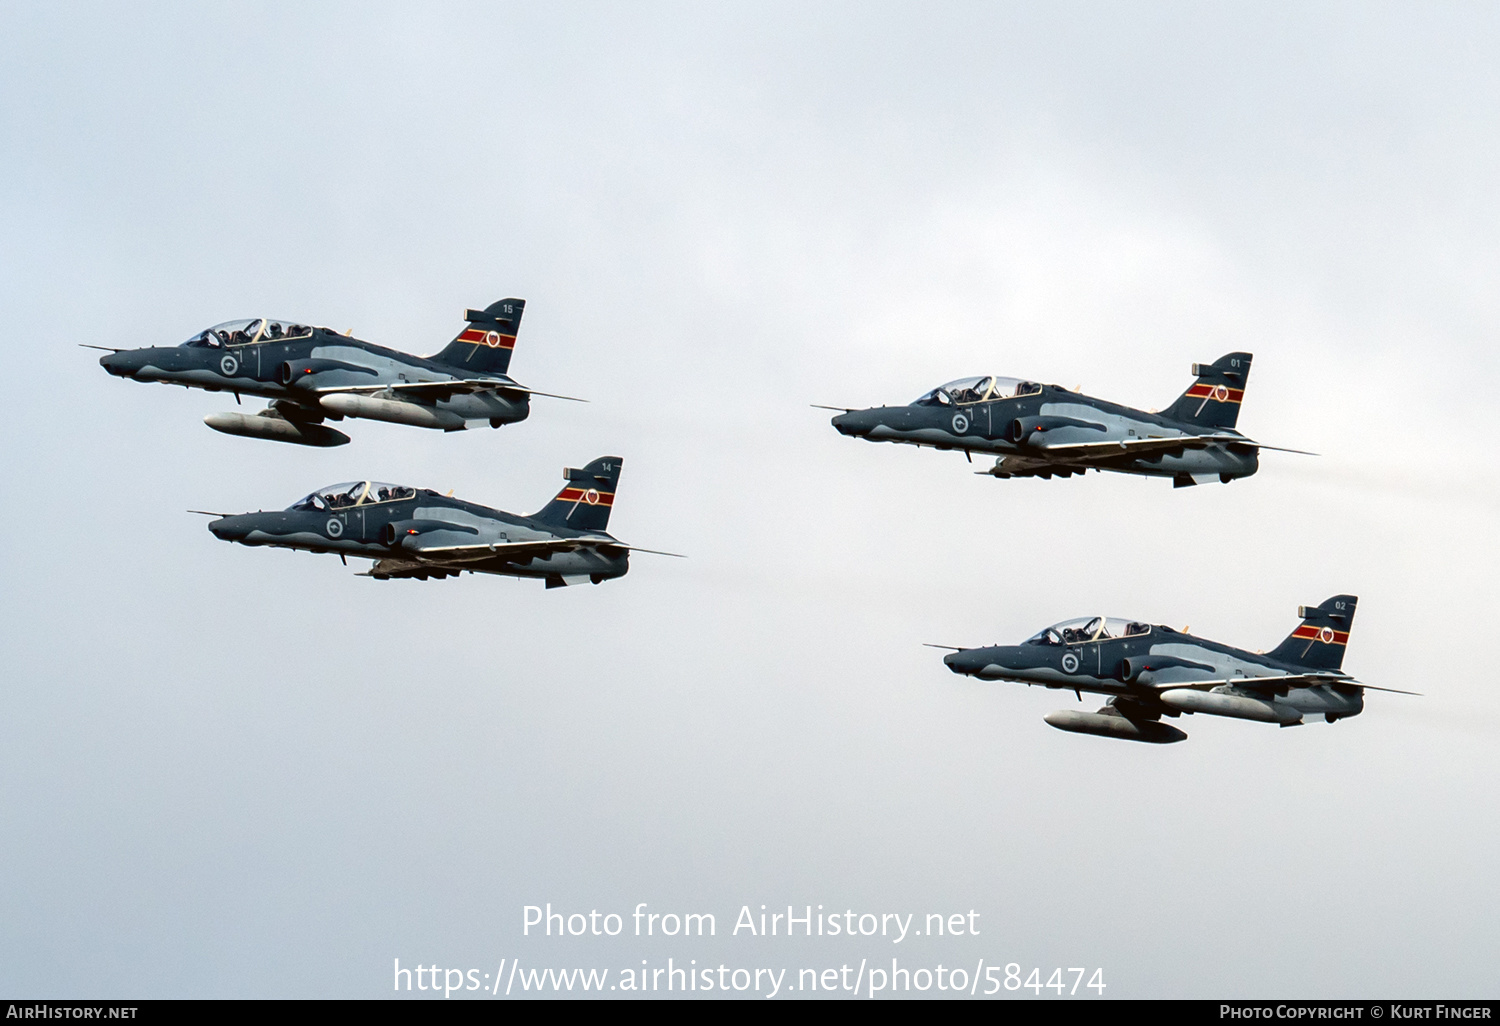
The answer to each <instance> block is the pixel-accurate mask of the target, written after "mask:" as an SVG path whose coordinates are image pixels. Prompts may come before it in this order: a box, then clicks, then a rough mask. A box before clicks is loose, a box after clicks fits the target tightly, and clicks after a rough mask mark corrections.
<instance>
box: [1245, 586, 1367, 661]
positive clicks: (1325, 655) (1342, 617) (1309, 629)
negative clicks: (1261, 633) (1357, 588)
mask: <svg viewBox="0 0 1500 1026" xmlns="http://www.w3.org/2000/svg"><path fill="white" fill-rule="evenodd" d="M1358 602H1359V599H1357V598H1356V597H1355V596H1353V595H1335V596H1333V598H1331V599H1328V600H1327V601H1326V602H1324V603H1323V604H1322V605H1321V606H1317V607H1315V608H1314V607H1309V606H1302V607H1300V608H1299V609H1298V610H1297V614H1298V615H1299V616H1301V617H1302V622H1301V623H1300V624H1298V625H1297V629H1296V630H1294V631H1292V633H1291V634H1289V635H1288V636H1287V639H1286V640H1285V641H1283V642H1282V643H1281V644H1280V645H1278V646H1276V648H1274V649H1272V650H1271V651H1270V652H1268V653H1266V654H1267V655H1269V656H1271V657H1273V658H1275V659H1283V660H1285V661H1286V662H1289V663H1295V664H1296V665H1298V666H1306V667H1308V668H1309V669H1314V670H1337V669H1339V668H1340V667H1342V666H1343V664H1344V647H1345V646H1346V645H1348V644H1349V628H1350V627H1352V626H1353V625H1354V607H1355V605H1356V604H1357V603H1358Z"/></svg>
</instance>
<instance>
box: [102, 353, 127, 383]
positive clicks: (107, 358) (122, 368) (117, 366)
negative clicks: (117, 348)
mask: <svg viewBox="0 0 1500 1026" xmlns="http://www.w3.org/2000/svg"><path fill="white" fill-rule="evenodd" d="M132 362H133V361H132V360H131V358H130V357H129V355H127V354H125V353H105V354H104V355H103V356H101V357H99V366H101V367H103V368H104V369H105V370H107V371H109V373H111V374H113V375H115V376H116V377H121V378H128V377H130V373H131V371H133V370H134V369H135V368H134V367H132V366H131V364H132Z"/></svg>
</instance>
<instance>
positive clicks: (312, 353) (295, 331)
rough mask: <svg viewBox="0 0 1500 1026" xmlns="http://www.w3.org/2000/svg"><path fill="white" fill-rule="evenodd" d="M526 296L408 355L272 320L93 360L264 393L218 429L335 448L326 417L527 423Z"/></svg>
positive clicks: (215, 419)
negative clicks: (523, 373) (516, 362)
mask: <svg viewBox="0 0 1500 1026" xmlns="http://www.w3.org/2000/svg"><path fill="white" fill-rule="evenodd" d="M525 307H526V303H525V301H524V300H520V299H502V300H500V301H499V302H498V303H492V304H490V305H489V306H488V307H486V308H485V309H483V310H469V311H468V312H467V313H466V315H465V316H466V317H467V319H468V326H467V327H465V328H464V330H463V331H460V332H459V333H458V335H457V336H456V337H455V338H454V339H453V341H452V342H450V343H448V345H447V346H446V347H445V348H444V349H443V350H442V351H441V352H439V353H437V354H435V355H433V356H428V357H421V356H410V355H408V354H406V353H401V352H397V351H396V350H394V349H386V348H384V347H383V346H377V345H374V344H373V343H370V342H365V341H362V340H360V339H357V338H354V337H353V336H352V335H349V334H347V333H343V332H338V331H334V330H333V329H331V328H319V327H314V326H313V325H310V324H306V323H304V322H300V321H290V320H286V319H284V318H275V317H252V318H250V319H249V320H243V321H226V322H224V323H223V324H216V325H214V326H213V327H212V328H205V329H203V330H202V331H200V332H198V334H196V335H194V336H193V337H192V338H190V339H188V340H187V341H186V342H184V343H182V344H181V345H177V346H166V347H158V348H148V349H114V348H112V347H109V346H96V345H87V346H86V348H89V349H108V350H109V354H108V355H107V356H103V357H100V359H99V363H100V365H101V366H103V367H104V369H105V370H107V371H109V373H111V374H114V375H117V376H118V377H122V378H132V379H134V380H136V381H160V382H162V383H164V384H168V385H182V386H184V387H186V388H202V389H205V390H207V391H209V392H233V393H234V397H235V401H236V402H238V401H239V397H240V396H241V395H253V396H261V397H264V398H267V399H270V400H271V403H270V405H269V406H267V407H266V408H265V409H264V410H262V411H260V412H259V413H258V414H254V415H247V414H244V413H214V414H210V415H209V416H207V417H204V418H203V422H204V423H205V424H207V425H208V426H209V427H211V428H213V429H214V430H215V431H223V432H224V433H225V434H230V435H245V436H248V437H250V438H269V439H271V440H273V441H277V442H292V443H294V444H296V445H316V446H332V445H343V444H344V443H345V442H347V441H349V436H348V435H346V434H344V433H343V432H342V431H338V430H335V429H334V428H331V427H328V426H327V425H326V424H324V423H323V422H324V420H343V419H344V418H345V417H365V418H368V419H370V420H384V421H390V422H392V423H395V424H412V425H415V426H417V427H426V428H441V429H442V430H444V431H460V430H462V429H464V428H466V427H470V426H475V425H479V424H484V423H488V424H489V425H490V427H496V428H497V427H500V426H501V425H502V424H513V423H515V422H516V421H520V420H525V419H526V417H527V415H528V414H529V413H530V412H531V396H533V395H546V396H551V397H552V398H557V399H570V398H572V397H571V396H552V395H551V393H549V392H537V391H536V390H534V389H530V388H526V387H524V386H522V385H519V384H517V383H516V382H515V380H514V379H512V378H511V377H509V376H508V375H507V374H506V370H507V369H508V368H509V367H510V357H511V351H512V350H513V349H514V348H515V344H516V331H517V329H518V328H519V327H520V325H521V313H522V311H523V310H524V309H525Z"/></svg>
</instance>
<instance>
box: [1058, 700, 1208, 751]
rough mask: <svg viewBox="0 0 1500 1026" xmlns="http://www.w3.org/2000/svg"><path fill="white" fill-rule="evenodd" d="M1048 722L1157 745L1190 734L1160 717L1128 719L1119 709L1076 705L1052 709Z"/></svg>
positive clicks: (1104, 735)
mask: <svg viewBox="0 0 1500 1026" xmlns="http://www.w3.org/2000/svg"><path fill="white" fill-rule="evenodd" d="M1046 720H1047V723H1048V724H1049V725H1050V726H1053V727H1056V728H1057V729H1058V730H1066V731H1069V732H1071V733H1074V734H1097V735H1099V736H1100V737H1115V738H1119V739H1120V740H1122V741H1145V742H1146V743H1147V744H1153V745H1169V744H1171V743H1172V742H1174V741H1183V740H1185V739H1186V738H1187V735H1186V734H1184V733H1183V732H1182V731H1180V730H1178V729H1177V728H1176V727H1174V726H1172V725H1171V724H1170V723H1160V722H1158V721H1156V720H1141V721H1139V722H1137V721H1135V720H1128V719H1126V718H1125V717H1124V716H1121V715H1120V714H1119V713H1105V712H1095V713H1091V712H1079V711H1077V710H1076V709H1059V710H1058V711H1057V712H1055V713H1048V714H1047V716H1046Z"/></svg>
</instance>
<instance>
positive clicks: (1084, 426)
mask: <svg viewBox="0 0 1500 1026" xmlns="http://www.w3.org/2000/svg"><path fill="white" fill-rule="evenodd" d="M1250 359H1251V357H1250V354H1249V353H1229V354H1228V355H1226V356H1222V357H1220V358H1219V359H1218V360H1216V361H1215V362H1213V363H1211V364H1206V365H1205V364H1196V363H1195V364H1193V374H1194V376H1195V377H1196V378H1197V380H1196V381H1194V382H1193V384H1192V387H1190V388H1189V389H1188V390H1187V391H1186V392H1184V393H1182V395H1181V396H1180V397H1179V398H1178V399H1177V401H1176V402H1174V403H1173V404H1172V405H1171V406H1169V407H1167V408H1166V409H1165V410H1162V411H1161V412H1160V413H1154V412H1153V413H1148V412H1145V411H1143V410H1136V409H1132V408H1130V407H1128V406H1120V405H1118V404H1116V403H1111V402H1107V401H1105V400H1103V399H1095V398H1094V397H1092V396H1087V395H1083V394H1082V393H1080V392H1074V391H1070V390H1069V389H1066V388H1063V387H1061V386H1059V385H1044V384H1041V383H1039V382H1036V381H1023V380H1021V379H1019V378H1001V377H995V376H993V375H984V376H981V377H976V378H961V379H960V380H958V381H950V382H949V383H948V384H946V385H941V386H939V387H938V388H934V389H933V390H932V391H930V392H928V393H926V394H925V395H923V396H922V397H921V398H920V399H918V400H916V401H915V402H913V403H911V404H910V405H907V406H877V407H872V408H870V409H866V410H855V409H849V408H847V407H819V408H820V409H842V410H843V411H844V412H843V413H842V414H840V415H839V416H837V417H834V418H833V426H834V427H835V428H837V429H838V430H839V432H840V433H842V434H845V435H852V436H853V437H855V438H863V439H866V440H868V441H871V442H902V443H906V444H909V445H917V446H923V445H930V446H932V447H933V448H935V449H957V450H960V451H962V452H963V453H965V455H967V454H969V453H983V454H986V455H992V456H996V457H998V458H997V459H996V460H995V465H994V466H993V467H991V468H990V469H989V470H986V471H979V473H982V474H992V475H994V476H995V477H1002V478H1010V477H1041V478H1046V479H1051V478H1052V477H1054V476H1056V477H1071V476H1072V475H1073V474H1082V473H1084V472H1086V471H1089V470H1111V471H1116V472H1118V473H1122V474H1145V475H1148V476H1153V477H1170V478H1171V479H1172V483H1173V485H1174V486H1175V487H1179V488H1180V487H1183V486H1187V485H1196V484H1204V483H1207V482H1210V481H1222V482H1225V483H1226V484H1227V483H1228V482H1230V481H1232V480H1234V479H1235V478H1237V477H1249V476H1250V475H1251V474H1253V473H1255V472H1256V470H1257V469H1259V466H1260V450H1261V449H1276V448H1277V447H1276V446H1271V445H1262V444H1261V443H1259V442H1255V441H1252V440H1251V439H1249V438H1246V437H1245V436H1244V435H1242V434H1240V433H1239V432H1238V431H1236V430H1234V425H1235V421H1236V420H1237V419H1238V418H1239V414H1240V401H1241V400H1242V399H1243V398H1244V395H1245V383H1246V381H1247V380H1248V379H1249V377H1250ZM1280 451H1283V452H1301V450H1299V449H1285V450H1280ZM1305 455H1311V454H1305ZM971 458H972V457H971Z"/></svg>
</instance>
